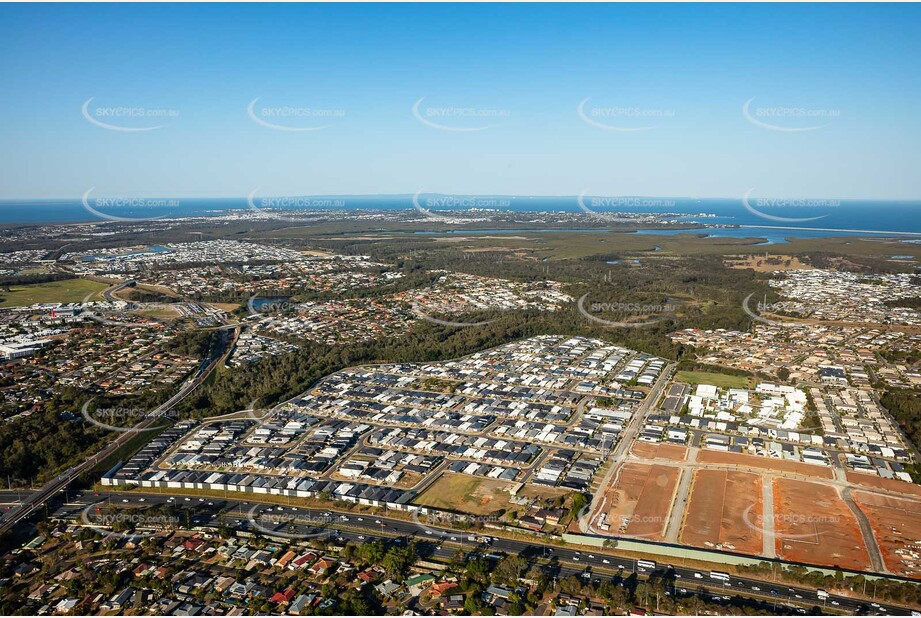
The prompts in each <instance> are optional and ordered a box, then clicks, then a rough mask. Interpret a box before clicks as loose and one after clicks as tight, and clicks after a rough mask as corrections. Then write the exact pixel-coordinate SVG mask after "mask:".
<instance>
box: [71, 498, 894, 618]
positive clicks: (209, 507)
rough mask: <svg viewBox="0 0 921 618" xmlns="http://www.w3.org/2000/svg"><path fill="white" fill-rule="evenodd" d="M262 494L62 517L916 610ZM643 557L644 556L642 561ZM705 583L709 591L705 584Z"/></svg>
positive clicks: (132, 501)
mask: <svg viewBox="0 0 921 618" xmlns="http://www.w3.org/2000/svg"><path fill="white" fill-rule="evenodd" d="M256 500H257V498H256V497H255V496H254V497H252V498H251V499H250V500H238V499H233V498H224V499H216V498H214V497H208V498H205V497H194V496H191V495H171V494H161V493H141V492H138V491H132V492H100V493H96V494H94V493H92V492H82V493H81V494H80V495H79V496H77V497H76V498H75V499H74V500H73V501H72V502H70V503H68V504H67V505H65V506H64V507H62V508H61V509H60V510H59V511H58V512H57V513H56V514H55V516H56V517H59V518H65V519H76V518H78V517H80V513H82V512H84V511H85V510H86V509H87V507H90V505H92V504H94V503H98V502H109V503H111V504H112V505H115V506H118V507H124V508H139V507H141V508H148V507H150V506H153V505H165V504H173V505H175V506H177V507H179V508H192V509H194V510H195V511H196V515H195V517H194V518H193V520H192V521H193V524H194V525H197V526H205V527H207V526H220V525H224V526H227V527H229V528H232V529H236V530H240V531H244V532H251V533H257V534H263V535H268V534H269V533H271V532H272V531H275V533H276V534H277V536H278V537H280V538H285V539H288V540H289V541H296V540H307V539H310V538H316V537H320V536H324V537H326V538H335V539H339V540H343V541H353V542H357V543H362V542H367V541H370V540H373V539H377V538H383V539H391V540H392V539H393V538H394V537H398V538H399V537H402V538H415V539H417V540H419V541H420V542H421V543H423V547H424V548H426V551H428V552H430V553H429V555H430V556H431V557H435V558H439V559H444V560H448V559H450V558H452V557H453V556H455V555H456V554H457V552H458V551H463V552H465V553H469V552H477V553H479V554H480V555H490V554H492V555H502V554H507V555H521V556H523V557H525V558H527V559H528V560H530V561H533V562H537V563H540V564H542V565H543V566H544V567H545V568H547V569H548V570H549V571H550V574H551V576H554V577H557V578H565V577H568V576H570V575H577V576H583V577H585V576H586V575H587V576H588V577H589V578H591V579H593V580H594V579H598V578H602V577H614V576H618V575H620V576H630V575H633V574H635V575H636V576H637V577H639V578H641V579H642V578H647V577H649V576H650V575H653V574H655V575H664V577H665V579H666V581H668V582H669V588H668V589H669V591H670V592H671V593H672V594H675V595H691V594H703V596H704V598H705V599H708V600H719V601H721V602H726V603H730V602H731V601H732V600H733V598H734V597H739V596H742V597H749V598H754V599H758V600H760V601H763V602H766V603H768V604H772V605H774V606H775V608H776V610H777V611H783V610H784V609H785V608H787V609H791V610H792V611H800V612H801V613H803V612H805V611H808V610H809V609H811V608H812V607H814V606H818V607H825V608H826V609H828V610H833V611H837V612H849V613H872V614H884V615H909V614H911V610H910V609H907V608H904V607H899V606H896V605H892V604H887V603H878V604H874V602H871V601H864V600H857V599H852V598H850V597H846V596H842V595H837V594H829V595H828V597H827V598H825V599H822V598H820V596H819V594H818V593H817V591H816V590H814V589H810V588H804V587H800V586H789V585H786V584H782V583H779V582H773V581H770V580H761V579H756V578H752V577H736V576H735V575H733V576H731V577H729V579H728V581H724V580H723V579H720V577H719V576H716V577H714V576H712V575H711V573H710V571H707V570H704V569H693V568H687V567H682V566H672V565H668V564H666V563H661V562H660V563H658V564H656V566H655V567H654V568H649V567H643V566H642V565H640V564H638V561H637V560H635V559H633V558H627V557H618V556H616V555H614V554H613V553H612V552H611V550H604V551H602V550H596V549H574V548H571V547H560V546H558V545H553V544H549V543H540V542H539V541H538V540H533V541H532V540H527V541H525V540H517V539H508V538H503V537H497V536H490V537H488V538H489V539H490V540H489V541H488V542H483V540H482V539H483V537H482V536H479V535H483V534H490V533H489V532H488V531H487V532H478V533H476V535H478V536H477V537H476V538H475V537H473V535H471V533H470V532H460V531H457V530H451V529H449V528H444V527H440V526H437V525H430V524H428V523H427V522H426V521H425V520H424V519H420V521H407V520H405V519H396V518H393V517H386V516H382V515H370V514H356V513H352V512H346V511H337V510H335V509H327V510H320V509H306V508H303V507H294V506H291V505H281V506H279V505H275V504H260V503H258V502H257V501H256ZM640 562H641V561H640ZM701 588H703V590H704V592H702V593H701V592H700V591H699V589H701Z"/></svg>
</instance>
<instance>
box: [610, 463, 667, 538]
mask: <svg viewBox="0 0 921 618" xmlns="http://www.w3.org/2000/svg"><path fill="white" fill-rule="evenodd" d="M678 476H679V470H678V468H674V467H668V466H660V465H655V464H653V465H648V464H641V463H633V462H629V463H626V464H624V466H623V467H622V468H621V470H620V471H619V472H618V474H617V477H616V480H615V481H614V483H613V484H612V485H611V486H610V487H609V488H608V490H607V492H606V493H605V496H604V503H603V506H602V515H601V516H599V518H598V520H597V524H596V525H597V527H598V528H599V529H601V530H606V531H607V530H609V531H611V532H612V533H616V534H620V535H625V536H634V537H645V538H648V539H651V540H662V538H663V535H664V533H665V524H666V523H667V521H668V513H669V510H670V508H671V504H672V500H673V498H674V495H675V488H676V486H677V484H678Z"/></svg>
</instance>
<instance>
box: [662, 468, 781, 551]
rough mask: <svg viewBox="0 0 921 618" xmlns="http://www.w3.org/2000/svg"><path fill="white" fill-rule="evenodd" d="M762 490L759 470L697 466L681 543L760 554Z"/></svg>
mask: <svg viewBox="0 0 921 618" xmlns="http://www.w3.org/2000/svg"><path fill="white" fill-rule="evenodd" d="M761 494H762V485H761V476H760V475H758V474H751V473H748V472H735V471H728V470H697V471H696V472H695V473H694V481H693V484H692V485H691V495H690V498H689V499H688V504H687V510H686V512H685V516H684V523H683V525H682V528H681V535H680V537H679V539H680V541H681V543H683V544H686V545H693V546H694V547H704V548H709V549H714V548H715V549H725V550H729V551H737V552H743V553H746V554H760V553H761V550H762V545H761V543H762V532H761V525H762V518H763V515H762V512H763V505H762V499H761Z"/></svg>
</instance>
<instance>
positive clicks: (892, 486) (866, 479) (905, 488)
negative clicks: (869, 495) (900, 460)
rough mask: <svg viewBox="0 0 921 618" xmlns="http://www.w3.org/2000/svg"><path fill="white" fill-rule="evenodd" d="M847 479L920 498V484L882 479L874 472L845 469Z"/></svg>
mask: <svg viewBox="0 0 921 618" xmlns="http://www.w3.org/2000/svg"><path fill="white" fill-rule="evenodd" d="M847 480H848V481H850V482H851V483H854V484H855V485H863V486H864V487H872V488H874V489H885V490H886V491H895V492H898V493H900V494H905V495H906V497H913V496H914V497H918V498H921V485H914V484H912V483H906V482H905V481H897V480H895V479H884V478H882V477H880V476H876V475H875V474H863V473H861V472H851V471H850V470H848V471H847Z"/></svg>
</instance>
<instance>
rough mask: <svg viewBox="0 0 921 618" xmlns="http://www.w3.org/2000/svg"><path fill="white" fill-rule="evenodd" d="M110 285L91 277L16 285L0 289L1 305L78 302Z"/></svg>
mask: <svg viewBox="0 0 921 618" xmlns="http://www.w3.org/2000/svg"><path fill="white" fill-rule="evenodd" d="M107 287H108V286H107V285H106V284H104V283H98V282H96V281H90V280H89V279H64V280H62V281H51V282H49V283H35V284H32V285H14V286H11V287H10V289H9V291H7V290H3V291H0V307H24V306H27V305H31V304H34V303H78V302H80V301H82V300H83V299H84V298H86V296H87V295H88V294H94V293H99V292H101V291H102V290H104V289H106V288H107Z"/></svg>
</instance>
